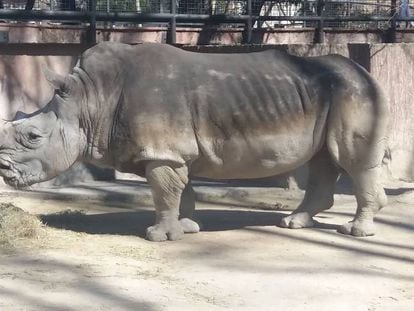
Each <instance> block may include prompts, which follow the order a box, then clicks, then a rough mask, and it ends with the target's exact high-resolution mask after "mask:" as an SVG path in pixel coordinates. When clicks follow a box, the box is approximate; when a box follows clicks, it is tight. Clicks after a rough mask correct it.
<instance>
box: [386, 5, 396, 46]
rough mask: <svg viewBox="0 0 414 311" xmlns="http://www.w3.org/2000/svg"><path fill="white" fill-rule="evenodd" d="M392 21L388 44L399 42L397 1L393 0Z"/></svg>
mask: <svg viewBox="0 0 414 311" xmlns="http://www.w3.org/2000/svg"><path fill="white" fill-rule="evenodd" d="M390 14H391V20H390V29H389V34H388V38H387V42H388V43H395V42H396V41H397V17H398V14H397V0H391V11H390Z"/></svg>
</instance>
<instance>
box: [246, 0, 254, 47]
mask: <svg viewBox="0 0 414 311" xmlns="http://www.w3.org/2000/svg"><path fill="white" fill-rule="evenodd" d="M247 16H248V17H249V18H248V19H247V23H246V28H247V29H246V42H245V43H247V44H250V43H251V42H252V32H253V18H252V17H253V15H252V0H247Z"/></svg>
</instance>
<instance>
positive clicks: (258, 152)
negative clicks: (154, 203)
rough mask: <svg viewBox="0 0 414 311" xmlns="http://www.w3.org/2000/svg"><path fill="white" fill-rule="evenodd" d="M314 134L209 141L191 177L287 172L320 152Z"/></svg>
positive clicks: (192, 170)
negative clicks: (218, 141) (220, 141)
mask: <svg viewBox="0 0 414 311" xmlns="http://www.w3.org/2000/svg"><path fill="white" fill-rule="evenodd" d="M311 133H312V132H311ZM311 133H303V132H302V133H300V134H299V133H296V134H295V133H294V134H292V133H289V132H286V133H282V134H280V133H279V134H275V135H261V136H255V137H240V136H234V137H231V138H230V139H226V140H223V141H222V143H221V144H220V143H217V139H216V140H214V139H212V140H211V141H210V142H208V141H206V142H204V146H203V148H202V149H201V152H200V154H201V156H200V157H199V158H198V159H197V160H195V161H194V162H193V163H192V165H191V175H192V176H194V177H205V178H212V179H248V178H261V177H268V176H274V175H278V174H282V173H285V172H288V171H290V170H293V169H295V168H297V167H299V166H300V165H302V164H304V163H306V162H307V161H309V160H310V159H311V158H312V156H313V155H314V154H315V153H316V152H317V151H318V149H319V147H318V146H315V145H314V141H313V135H312V134H311ZM318 145H320V144H318Z"/></svg>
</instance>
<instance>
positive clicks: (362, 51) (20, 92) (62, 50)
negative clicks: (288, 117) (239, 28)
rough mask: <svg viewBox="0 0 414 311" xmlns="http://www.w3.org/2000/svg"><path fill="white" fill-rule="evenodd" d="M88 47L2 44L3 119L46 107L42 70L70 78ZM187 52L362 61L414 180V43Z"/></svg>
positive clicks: (402, 173) (400, 172)
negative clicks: (278, 53) (385, 104)
mask: <svg viewBox="0 0 414 311" xmlns="http://www.w3.org/2000/svg"><path fill="white" fill-rule="evenodd" d="M85 48H87V47H86V46H82V45H59V44H53V45H47V44H46V45H5V46H1V45H0V118H3V119H10V118H12V117H13V116H14V114H15V112H16V111H17V110H24V111H26V112H28V111H33V110H35V109H37V108H38V107H40V106H42V105H44V104H45V103H46V102H47V100H48V99H49V98H50V97H51V96H52V93H53V90H52V88H51V87H50V86H49V84H48V83H47V82H46V81H45V79H44V77H43V75H42V72H41V67H42V66H44V65H46V66H49V67H50V68H52V69H54V70H56V71H58V72H60V73H62V74H63V73H67V72H68V71H69V70H70V68H71V67H72V66H73V65H74V64H75V62H76V57H77V55H78V54H79V53H81V51H82V50H84V49H85ZM183 48H185V49H187V50H193V51H199V52H205V53H217V52H221V53H230V52H233V53H234V52H251V51H258V50H263V49H276V48H277V49H283V50H286V51H288V52H289V53H292V54H295V55H302V56H317V55H324V54H330V53H338V54H342V55H344V56H346V57H350V58H351V59H353V60H355V61H357V62H359V63H360V64H361V65H362V66H364V67H365V68H366V69H367V70H369V71H370V72H371V73H372V75H373V76H374V78H376V79H377V80H378V81H379V82H380V84H381V85H382V87H383V90H384V92H385V94H386V96H387V98H388V99H389V102H390V111H391V124H390V148H391V152H392V161H391V163H390V165H389V168H390V171H391V173H392V175H393V177H395V178H401V179H404V180H414V169H413V168H412V164H413V162H414V158H413V154H414V153H413V151H414V113H413V112H414V108H413V104H412V99H413V98H414V76H413V75H414V44H335V45H330V44H325V45H312V44H300V45H299V44H296V45H295V44H290V45H254V46H241V45H233V46H185V47H183ZM1 54H3V55H1ZM4 54H6V55H4ZM295 174H296V175H297V176H299V177H297V178H296V179H295V178H293V179H292V178H287V177H286V176H285V178H282V179H279V184H280V185H282V186H286V185H288V184H289V183H292V182H293V183H294V182H295V180H298V181H299V183H303V176H306V174H304V172H303V170H299V171H297V172H296V173H295ZM81 175H82V174H81ZM82 178H84V177H82Z"/></svg>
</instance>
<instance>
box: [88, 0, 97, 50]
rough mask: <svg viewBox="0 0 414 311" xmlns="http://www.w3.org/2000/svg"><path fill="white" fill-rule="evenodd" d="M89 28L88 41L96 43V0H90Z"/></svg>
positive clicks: (92, 43)
mask: <svg viewBox="0 0 414 311" xmlns="http://www.w3.org/2000/svg"><path fill="white" fill-rule="evenodd" d="M89 14H90V19H89V29H88V32H87V40H86V41H87V43H88V44H91V45H94V44H96V0H89Z"/></svg>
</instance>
